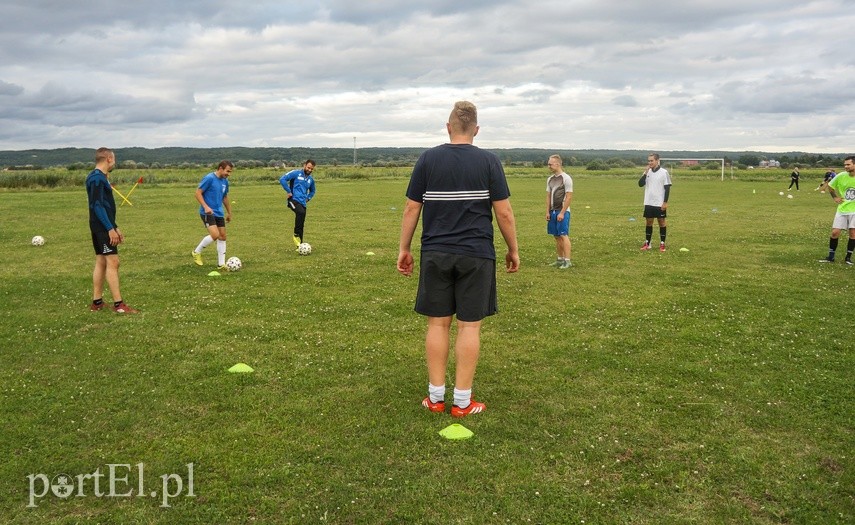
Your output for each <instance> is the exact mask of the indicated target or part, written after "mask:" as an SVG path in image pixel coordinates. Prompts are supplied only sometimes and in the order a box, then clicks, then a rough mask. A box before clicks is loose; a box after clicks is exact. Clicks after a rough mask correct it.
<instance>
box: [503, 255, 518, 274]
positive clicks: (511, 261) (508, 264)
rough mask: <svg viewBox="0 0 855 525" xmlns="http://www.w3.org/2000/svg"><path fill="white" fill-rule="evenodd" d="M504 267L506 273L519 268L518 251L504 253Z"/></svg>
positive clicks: (513, 271)
mask: <svg viewBox="0 0 855 525" xmlns="http://www.w3.org/2000/svg"><path fill="white" fill-rule="evenodd" d="M505 269H506V270H507V272H508V273H515V272H516V271H517V270H519V269H520V254H519V252H508V253H507V254H506V255H505Z"/></svg>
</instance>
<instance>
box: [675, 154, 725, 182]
mask: <svg viewBox="0 0 855 525" xmlns="http://www.w3.org/2000/svg"><path fill="white" fill-rule="evenodd" d="M666 161H670V162H674V163H676V162H679V163H680V164H679V165H680V166H681V167H684V168H690V167H692V166H697V165H698V163H700V162H710V161H715V162H719V163H721V180H722V181H724V159H689V158H682V159H666V158H661V159H659V162H661V163H664V162H666ZM673 167H674V164H671V167H670V168H669V169H668V171H669V172H671V173H673V172H674V169H673ZM730 178H731V179H732V178H733V171H732V170H731V172H730Z"/></svg>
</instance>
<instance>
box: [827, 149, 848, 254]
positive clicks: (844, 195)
mask: <svg viewBox="0 0 855 525" xmlns="http://www.w3.org/2000/svg"><path fill="white" fill-rule="evenodd" d="M843 169H844V170H846V173H840V174H839V175H837V176H836V177H834V178H833V179H832V180H831V182H829V183H828V193H829V194H831V198H832V199H834V202H836V203H837V213H836V214H835V215H834V222H833V223H832V225H831V239H830V240H829V241H828V257H826V258H825V259H820V260H819V262H823V263H830V262H834V254H835V252H836V251H837V243H838V240H839V238H840V232H841V231H842V230H849V243H848V244H847V245H846V259H845V262H846V264H847V265H849V266H851V265H852V251H853V250H855V155H849V156H848V157H846V158H845V159H844V160H843Z"/></svg>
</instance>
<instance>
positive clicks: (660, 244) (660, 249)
mask: <svg viewBox="0 0 855 525" xmlns="http://www.w3.org/2000/svg"><path fill="white" fill-rule="evenodd" d="M659 251H660V252H664V251H665V243H664V242H660V243H659Z"/></svg>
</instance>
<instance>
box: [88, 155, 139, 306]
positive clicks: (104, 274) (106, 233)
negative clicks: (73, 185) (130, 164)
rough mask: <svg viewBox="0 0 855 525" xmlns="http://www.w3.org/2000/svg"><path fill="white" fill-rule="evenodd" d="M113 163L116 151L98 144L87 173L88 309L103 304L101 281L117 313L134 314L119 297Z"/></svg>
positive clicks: (120, 238) (120, 239) (119, 238)
mask: <svg viewBox="0 0 855 525" xmlns="http://www.w3.org/2000/svg"><path fill="white" fill-rule="evenodd" d="M115 167H116V155H115V154H114V153H113V151H112V150H110V149H109V148H98V150H97V151H96V152H95V169H94V170H92V172H91V173H90V174H89V176H87V177H86V194H87V196H88V197H89V231H90V233H91V234H92V246H93V247H94V248H95V269H94V270H93V272H92V288H93V291H92V304H91V305H90V306H89V310H91V311H93V312H97V311H99V310H101V309H102V308H104V299H103V295H104V282H105V281H106V282H107V286H109V287H110V293H111V294H112V295H113V311H115V312H116V313H120V314H136V313H139V310H137V309H135V308H131V307H130V306H128V305H126V304H125V302H124V301H123V300H122V292H121V291H120V290H119V245H120V244H121V243H123V242H124V241H125V236H124V235H123V234H122V232H121V231H120V230H119V226H118V225H117V224H116V201H115V200H114V199H113V190H112V188H111V187H110V181H109V180H107V177H108V176H109V173H110V172H111V171H113V168H115Z"/></svg>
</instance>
